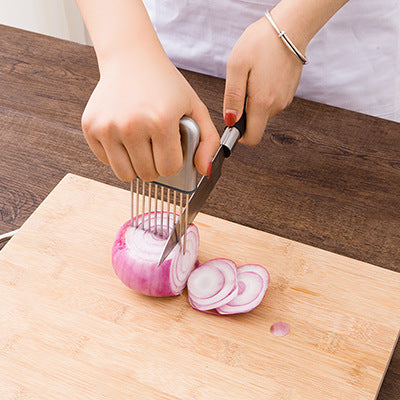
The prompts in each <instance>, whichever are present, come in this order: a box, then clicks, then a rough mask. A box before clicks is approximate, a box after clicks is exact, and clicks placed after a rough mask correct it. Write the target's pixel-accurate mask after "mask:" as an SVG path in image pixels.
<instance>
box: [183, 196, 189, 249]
mask: <svg viewBox="0 0 400 400" xmlns="http://www.w3.org/2000/svg"><path fill="white" fill-rule="evenodd" d="M188 214H189V194H188V193H186V201H185V233H184V234H183V254H185V253H186V231H187V228H188Z"/></svg>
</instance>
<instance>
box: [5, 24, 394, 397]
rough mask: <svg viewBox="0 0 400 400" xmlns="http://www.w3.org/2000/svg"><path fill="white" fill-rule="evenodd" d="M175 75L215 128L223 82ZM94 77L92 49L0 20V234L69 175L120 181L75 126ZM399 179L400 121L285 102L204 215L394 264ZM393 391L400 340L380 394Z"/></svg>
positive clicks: (232, 165) (234, 163)
mask: <svg viewBox="0 0 400 400" xmlns="http://www.w3.org/2000/svg"><path fill="white" fill-rule="evenodd" d="M182 72H183V74H184V76H185V77H186V78H187V80H188V81H189V82H190V83H191V84H192V86H193V87H194V88H195V90H196V91H197V92H198V94H199V96H200V98H201V99H202V100H203V101H204V103H205V104H206V105H207V106H208V108H209V111H210V114H211V117H212V119H213V121H214V122H215V125H216V127H217V128H218V130H219V131H220V132H222V130H223V127H224V125H223V118H222V102H223V91H224V81H223V80H221V79H217V78H213V77H209V76H205V75H201V74H197V73H193V72H188V71H182ZM98 77H99V75H98V69H97V63H96V58H95V54H94V51H93V48H92V47H90V46H83V45H79V44H76V43H72V42H68V41H63V40H59V39H55V38H51V37H47V36H43V35H39V34H35V33H31V32H26V31H22V30H19V29H15V28H10V27H6V26H2V25H0V234H2V233H5V232H7V231H11V230H14V229H17V228H18V227H19V226H21V225H22V224H23V223H24V221H25V220H26V219H27V218H28V217H29V216H30V215H31V214H32V212H33V211H34V210H35V209H36V208H37V206H38V205H39V204H40V203H41V202H42V201H43V200H44V198H45V197H46V196H47V195H48V194H49V193H50V192H51V191H52V189H53V188H54V187H55V186H56V185H57V183H58V182H59V181H60V180H61V179H62V178H63V177H64V175H65V174H67V173H69V172H71V173H75V174H78V175H81V176H84V177H88V178H91V179H95V180H98V181H101V182H105V183H108V184H111V185H114V186H118V187H122V188H125V189H129V184H127V183H123V182H120V181H119V180H118V179H116V178H115V177H114V175H113V173H112V171H111V170H110V168H109V167H108V166H104V165H102V164H101V162H100V161H98V160H97V158H96V157H95V156H94V155H93V154H92V153H91V151H90V149H89V147H88V146H87V144H86V142H85V139H84V137H83V134H82V131H81V128H80V116H81V114H82V111H83V109H84V107H85V104H86V102H87V100H88V98H89V96H90V94H91V92H92V90H93V88H94V87H95V85H96V82H97V80H98ZM399 183H400V124H398V123H395V122H391V121H387V120H383V119H379V118H375V117H371V116H367V115H363V114H359V113H355V112H351V111H347V110H343V109H339V108H336V107H331V106H328V105H324V104H319V103H315V102H311V101H306V100H303V99H299V98H295V99H294V101H293V103H292V104H291V105H290V106H289V107H288V108H287V109H286V110H285V111H283V112H282V113H280V114H279V115H278V116H276V117H275V118H273V120H272V121H271V122H270V123H269V124H268V126H267V129H266V132H265V135H264V138H263V140H262V142H261V143H260V144H259V145H257V146H254V147H247V146H243V145H238V146H237V148H236V149H235V152H234V153H233V155H232V157H231V158H230V159H229V160H228V161H227V162H226V163H225V164H224V169H223V176H222V178H221V180H220V182H219V183H218V185H217V187H216V188H215V190H214V192H213V193H212V195H211V196H210V198H209V200H208V202H207V204H206V205H205V206H204V208H203V210H202V211H203V212H204V213H206V214H210V215H214V216H217V217H221V218H224V219H226V220H229V221H233V222H237V223H239V224H242V225H246V226H249V227H253V228H256V229H259V230H263V231H266V232H269V233H273V234H275V235H279V236H282V237H285V238H289V239H292V240H295V241H298V242H302V243H305V244H309V245H311V246H314V247H318V248H321V249H325V250H328V251H331V252H334V253H338V254H341V255H345V256H348V257H351V258H354V259H357V260H361V261H365V262H368V263H371V264H375V265H378V266H381V267H383V268H387V269H391V270H394V271H398V272H400V251H399V248H400V211H399V210H400V184H399ZM3 245H4V243H3V244H0V248H1V246H3ZM388 301H390V298H388ZM399 312H400V311H399ZM396 398H400V346H399V344H398V345H397V347H396V349H395V351H394V354H393V357H392V361H391V363H390V365H389V367H388V371H387V374H386V377H385V379H384V382H383V385H382V387H381V390H380V393H379V396H378V399H379V400H386V399H387V400H392V399H396Z"/></svg>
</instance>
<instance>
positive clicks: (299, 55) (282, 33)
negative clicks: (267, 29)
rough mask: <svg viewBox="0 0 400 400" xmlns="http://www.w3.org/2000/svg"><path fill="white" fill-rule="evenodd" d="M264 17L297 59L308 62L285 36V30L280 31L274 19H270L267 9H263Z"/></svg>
mask: <svg viewBox="0 0 400 400" xmlns="http://www.w3.org/2000/svg"><path fill="white" fill-rule="evenodd" d="M265 17H266V18H267V20H268V21H269V22H270V23H271V25H272V27H273V28H274V29H275V31H276V33H277V34H278V37H280V38H281V39H282V41H283V43H285V45H286V46H287V47H288V48H289V49H290V50H291V51H292V53H294V54H295V55H296V56H297V57H298V59H299V60H300V61H301V62H302V63H303V65H304V64H308V59H307V57H306V56H304V55H303V54H301V52H300V51H299V50H298V48H297V47H296V46H295V45H294V43H293V42H292V41H291V40H290V39H289V38H288V37H287V36H286V33H285V31H281V30H280V29H279V28H278V26H277V25H276V23H275V21H274V20H273V19H272V17H271V14H270V13H269V11H268V10H267V11H265Z"/></svg>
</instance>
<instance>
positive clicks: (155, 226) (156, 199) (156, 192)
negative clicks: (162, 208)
mask: <svg viewBox="0 0 400 400" xmlns="http://www.w3.org/2000/svg"><path fill="white" fill-rule="evenodd" d="M154 199H155V201H156V204H155V206H154V215H155V217H154V232H155V233H156V234H157V231H158V228H157V226H158V225H157V218H158V216H157V211H158V185H157V184H154Z"/></svg>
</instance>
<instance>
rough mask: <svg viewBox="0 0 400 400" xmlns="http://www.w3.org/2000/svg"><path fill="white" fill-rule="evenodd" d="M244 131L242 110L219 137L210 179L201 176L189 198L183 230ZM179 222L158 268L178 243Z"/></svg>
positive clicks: (216, 178) (193, 216) (202, 201)
mask: <svg viewBox="0 0 400 400" xmlns="http://www.w3.org/2000/svg"><path fill="white" fill-rule="evenodd" d="M245 104H246V103H245ZM245 130H246V112H245V110H243V114H242V116H241V118H240V119H239V121H237V122H236V124H235V125H233V126H232V127H225V129H224V133H223V135H222V137H221V144H220V146H219V149H218V151H217V153H216V154H215V156H214V158H213V160H212V168H211V174H210V177H207V176H203V177H202V178H201V180H200V182H199V184H198V185H197V188H196V190H195V191H194V192H193V194H192V195H191V196H190V199H189V204H188V205H187V206H186V207H188V216H187V225H186V226H185V229H186V228H187V227H188V226H189V225H190V224H191V223H192V222H193V220H194V219H195V217H196V215H197V214H198V213H199V211H200V210H201V208H202V206H203V204H204V203H205V202H206V201H207V199H208V196H209V195H210V193H211V191H212V190H213V189H214V186H215V185H216V183H217V182H218V179H219V178H220V176H221V169H222V164H223V163H224V161H225V158H228V157H229V156H230V155H231V154H232V151H233V149H234V147H235V145H236V143H237V141H238V140H239V139H240V138H241V137H242V136H243V134H244V131H245ZM186 207H185V209H184V210H183V211H182V212H181V218H182V217H183V216H184V215H185V211H186ZM179 227H180V221H179V220H178V222H177V223H176V224H175V226H174V229H173V230H172V231H171V233H170V235H169V236H168V240H167V243H166V244H165V246H164V249H163V252H162V255H161V257H160V260H159V262H158V266H159V265H160V264H162V263H163V261H164V260H165V259H166V258H167V257H168V255H169V254H170V253H171V251H172V249H173V248H174V247H175V246H176V244H177V243H178V242H179V240H180V238H181V237H182V236H183V234H184V230H182V232H180V229H179Z"/></svg>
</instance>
